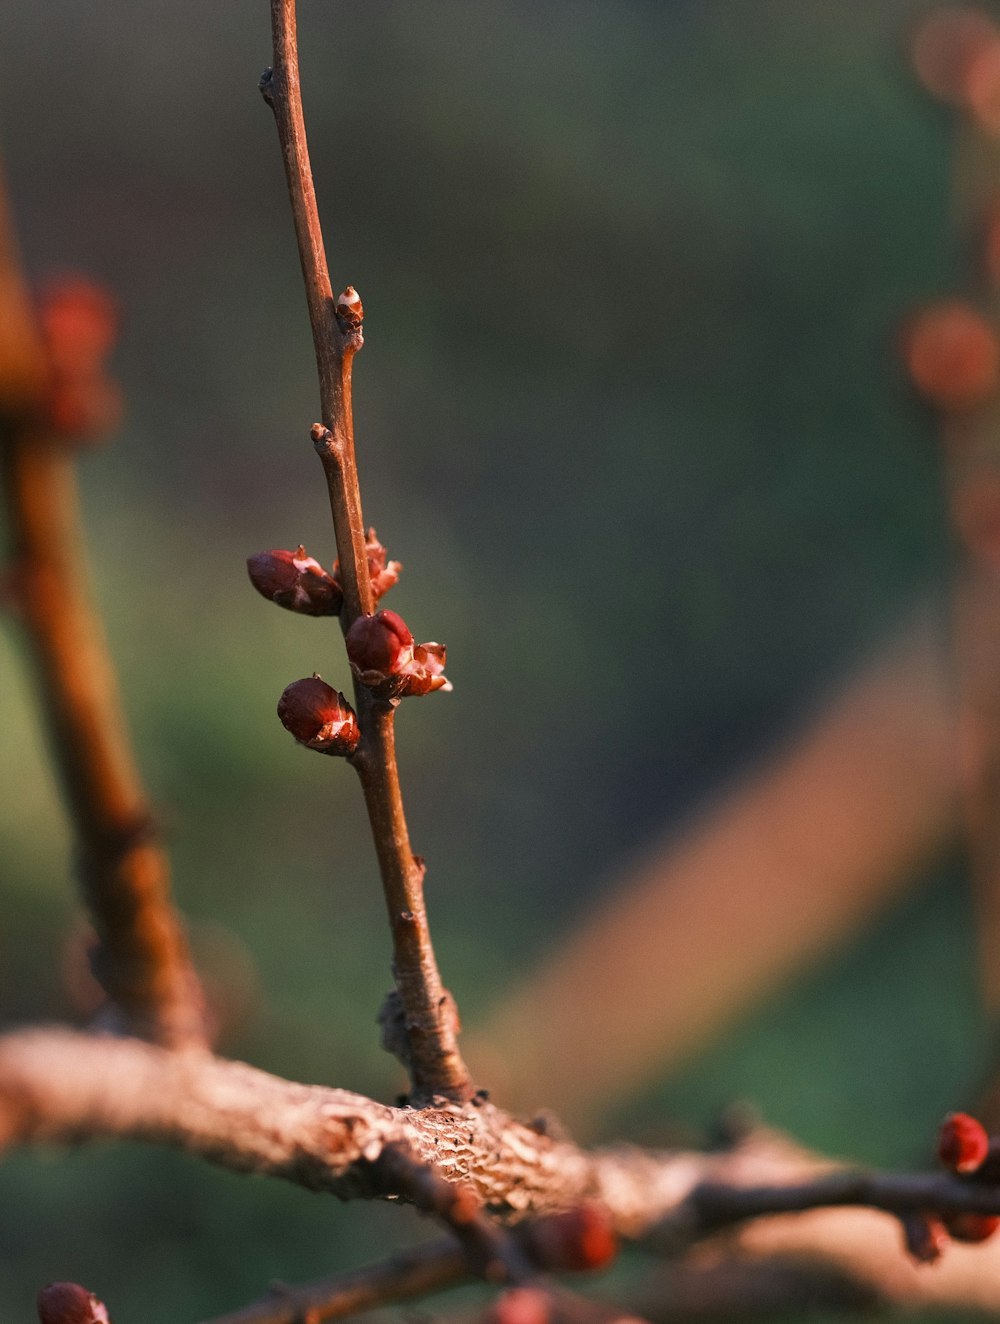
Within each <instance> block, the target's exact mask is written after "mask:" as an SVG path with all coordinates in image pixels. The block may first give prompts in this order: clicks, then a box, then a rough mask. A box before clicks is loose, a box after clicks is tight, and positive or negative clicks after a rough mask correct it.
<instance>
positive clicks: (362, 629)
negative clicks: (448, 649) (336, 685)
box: [345, 611, 451, 699]
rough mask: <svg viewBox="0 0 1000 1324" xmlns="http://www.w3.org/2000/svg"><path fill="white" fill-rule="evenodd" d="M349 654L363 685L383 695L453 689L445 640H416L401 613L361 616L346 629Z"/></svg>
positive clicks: (352, 665)
mask: <svg viewBox="0 0 1000 1324" xmlns="http://www.w3.org/2000/svg"><path fill="white" fill-rule="evenodd" d="M345 642H346V644H347V656H348V658H349V659H350V663H351V670H352V671H353V672H354V674H355V675H356V676H357V678H358V680H360V682H361V683H362V685H367V686H368V687H369V689H373V690H375V691H376V692H377V693H378V694H380V695H382V696H383V697H384V698H388V699H395V698H405V697H406V696H408V695H414V694H428V693H430V691H431V690H450V689H451V682H450V681H449V680H448V678H447V676H445V674H444V661H445V650H444V646H443V645H442V644H434V643H428V644H415V643H414V642H413V635H412V634H411V633H410V631H409V629H408V627H407V625H406V622H405V621H404V620H403V618H402V616H398V615H397V614H396V613H395V612H394V611H379V612H376V613H375V615H374V616H359V617H358V619H357V620H356V621H355V622H354V624H353V625H352V626H351V628H350V629H349V630H348V632H347V638H346V641H345Z"/></svg>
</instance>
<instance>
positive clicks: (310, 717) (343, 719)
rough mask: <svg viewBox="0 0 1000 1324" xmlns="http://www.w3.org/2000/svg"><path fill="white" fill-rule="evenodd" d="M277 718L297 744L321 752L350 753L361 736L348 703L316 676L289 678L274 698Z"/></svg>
mask: <svg viewBox="0 0 1000 1324" xmlns="http://www.w3.org/2000/svg"><path fill="white" fill-rule="evenodd" d="M278 717H279V718H280V720H281V724H282V726H283V727H284V728H285V730H286V731H288V732H290V733H291V734H292V735H293V736H294V737H295V739H296V740H297V741H298V742H299V744H300V745H305V746H306V747H307V748H308V749H315V750H318V752H319V753H321V754H353V753H354V751H355V749H356V748H357V745H358V741H359V740H360V738H361V732H360V730H359V728H358V722H357V718H356V717H355V715H354V710H353V709H352V707H351V705H350V704H349V703H348V702H347V700H346V699H345V698H344V696H343V695H342V694H340V693H338V691H337V690H335V689H334V688H333V686H332V685H327V683H326V681H325V680H321V679H320V678H319V676H306V677H305V678H304V679H302V680H293V681H292V683H291V685H289V686H288V688H287V689H286V690H285V692H284V694H282V696H281V698H280V699H279V700H278Z"/></svg>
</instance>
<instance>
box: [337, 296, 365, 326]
mask: <svg viewBox="0 0 1000 1324" xmlns="http://www.w3.org/2000/svg"><path fill="white" fill-rule="evenodd" d="M364 320H365V309H364V304H363V303H362V302H361V295H360V294H359V293H358V292H357V290H356V289H355V288H354V286H353V285H348V287H347V289H346V290H344V292H343V294H339V295H338V296H337V321H338V322H339V323H340V324H341V326H342V327H343V328H344V330H345V331H356V330H357V329H358V327H359V326H360V325H361V323H362V322H363V321H364Z"/></svg>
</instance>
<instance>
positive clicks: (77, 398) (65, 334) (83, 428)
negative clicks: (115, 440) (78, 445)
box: [38, 276, 122, 437]
mask: <svg viewBox="0 0 1000 1324" xmlns="http://www.w3.org/2000/svg"><path fill="white" fill-rule="evenodd" d="M38 321H39V325H40V327H41V331H42V337H43V339H44V341H45V348H46V350H47V352H48V358H49V365H50V369H51V373H52V383H51V392H50V397H49V422H50V424H51V426H52V427H53V428H54V429H55V430H56V431H57V432H59V433H61V434H62V435H63V436H67V437H90V436H94V435H96V434H98V433H102V432H107V431H109V430H110V429H111V428H113V427H114V426H115V425H116V424H117V423H118V421H119V418H120V417H121V408H122V406H121V392H120V391H119V389H118V386H117V385H116V384H115V383H114V382H111V381H109V380H108V378H107V376H106V374H105V360H106V359H107V356H108V354H109V353H110V352H111V349H112V347H113V345H114V342H115V337H116V334H117V330H118V310H117V307H116V305H115V301H114V300H113V299H112V298H111V296H110V295H109V294H108V293H107V291H106V290H103V289H102V288H101V287H100V286H99V285H95V284H94V283H93V282H92V281H89V280H85V279H84V278H83V277H80V276H67V277H64V278H63V279H62V280H58V281H54V282H53V283H52V284H51V285H49V287H48V288H47V289H46V290H44V291H43V293H42V296H41V298H40V300H39V306H38Z"/></svg>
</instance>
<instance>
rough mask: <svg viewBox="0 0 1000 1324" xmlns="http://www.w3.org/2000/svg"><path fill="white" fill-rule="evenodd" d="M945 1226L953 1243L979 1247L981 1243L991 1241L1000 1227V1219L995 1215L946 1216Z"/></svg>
mask: <svg viewBox="0 0 1000 1324" xmlns="http://www.w3.org/2000/svg"><path fill="white" fill-rule="evenodd" d="M944 1225H945V1227H946V1228H947V1229H948V1235H949V1236H950V1237H951V1238H952V1240H953V1241H964V1242H967V1243H968V1244H969V1245H972V1246H978V1245H979V1243H980V1242H981V1241H989V1239H990V1237H992V1235H993V1233H994V1232H995V1231H996V1230H997V1228H998V1227H1000V1218H997V1217H996V1215H994V1214H945V1215H944Z"/></svg>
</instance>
